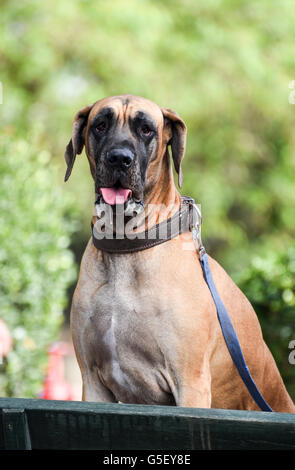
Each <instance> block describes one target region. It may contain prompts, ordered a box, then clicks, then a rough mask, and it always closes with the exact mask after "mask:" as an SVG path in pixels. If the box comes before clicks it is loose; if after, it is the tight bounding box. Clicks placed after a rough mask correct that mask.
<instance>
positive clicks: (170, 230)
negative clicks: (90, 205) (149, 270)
mask: <svg viewBox="0 0 295 470" xmlns="http://www.w3.org/2000/svg"><path fill="white" fill-rule="evenodd" d="M196 217H197V214H196V211H195V210H194V200H193V199H192V198H190V197H187V196H182V205H181V208H180V209H179V211H177V212H176V213H175V214H174V215H173V216H172V217H170V218H169V219H168V220H165V221H164V222H161V223H160V224H157V225H154V226H153V227H151V228H150V229H148V230H146V231H144V232H140V233H136V234H134V238H130V237H126V236H125V237H124V238H114V237H113V238H107V235H106V236H104V237H103V238H102V237H101V235H102V234H101V233H100V235H99V236H98V234H97V233H96V230H95V226H94V225H93V223H91V229H92V241H93V244H94V246H95V247H96V248H97V249H98V250H102V251H107V252H109V253H122V254H123V253H134V252H136V251H142V250H146V249H148V248H151V247H153V246H156V245H160V244H161V243H164V242H167V241H168V240H171V239H172V238H175V237H177V236H178V235H180V234H181V233H184V232H189V231H191V230H192V227H193V226H194V225H195V223H196Z"/></svg>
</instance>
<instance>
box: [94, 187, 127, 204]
mask: <svg viewBox="0 0 295 470" xmlns="http://www.w3.org/2000/svg"><path fill="white" fill-rule="evenodd" d="M99 191H100V194H101V195H102V197H103V200H104V202H105V203H106V204H109V205H110V206H115V205H117V204H125V202H127V200H128V199H131V197H132V191H131V189H128V188H122V187H121V186H112V187H110V188H99Z"/></svg>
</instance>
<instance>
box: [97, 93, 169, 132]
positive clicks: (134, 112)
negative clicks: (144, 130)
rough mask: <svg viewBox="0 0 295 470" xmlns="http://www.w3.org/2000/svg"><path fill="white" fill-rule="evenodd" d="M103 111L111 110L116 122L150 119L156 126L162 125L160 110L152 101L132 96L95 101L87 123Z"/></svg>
mask: <svg viewBox="0 0 295 470" xmlns="http://www.w3.org/2000/svg"><path fill="white" fill-rule="evenodd" d="M105 110H107V111H109V110H111V111H112V112H113V113H114V114H115V116H116V117H117V119H118V120H120V121H121V122H122V123H123V122H128V120H129V119H130V118H135V117H136V116H139V115H140V116H141V117H144V116H146V117H147V118H149V119H152V120H153V121H154V122H155V123H156V124H157V126H160V125H162V124H163V114H162V111H161V108H160V107H159V106H158V105H157V104H155V103H153V102H152V101H150V100H148V99H146V98H142V97H139V96H133V95H120V96H112V97H109V98H104V99H102V100H100V101H97V102H96V103H95V104H94V105H93V108H92V110H91V112H90V114H89V121H90V122H91V121H92V120H93V119H95V117H96V116H97V115H99V114H100V113H103V112H104V111H105Z"/></svg>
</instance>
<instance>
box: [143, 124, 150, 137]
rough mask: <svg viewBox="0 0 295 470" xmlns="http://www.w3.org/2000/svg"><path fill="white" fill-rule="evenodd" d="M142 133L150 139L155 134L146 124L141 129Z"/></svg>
mask: <svg viewBox="0 0 295 470" xmlns="http://www.w3.org/2000/svg"><path fill="white" fill-rule="evenodd" d="M140 132H141V134H142V135H144V136H145V137H150V136H151V135H152V134H153V130H152V129H151V128H150V127H149V126H147V125H146V124H145V125H143V126H142V127H141V129H140Z"/></svg>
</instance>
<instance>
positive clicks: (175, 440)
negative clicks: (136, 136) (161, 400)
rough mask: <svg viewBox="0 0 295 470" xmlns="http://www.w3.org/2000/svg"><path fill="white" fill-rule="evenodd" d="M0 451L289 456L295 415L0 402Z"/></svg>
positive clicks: (294, 435)
mask: <svg viewBox="0 0 295 470" xmlns="http://www.w3.org/2000/svg"><path fill="white" fill-rule="evenodd" d="M0 410H1V413H0V415H1V422H0V449H36V450H37V449H51V450H54V449H66V450H68V449H70V450H74V449H76V450H80V449H83V450H86V449H87V450H88V449H96V450H100V449H103V450H193V449H197V450H199V449H204V450H205V449H206V450H208V449H209V450H210V449H212V450H214V449H223V450H224V449H227V450H236V449H237V450H250V449H251V450H252V449H253V450H256V449H259V450H270V449H273V450H295V415H293V414H285V413H262V412H248V411H232V410H215V409H209V410H207V409H194V408H177V407H171V406H149V405H124V404H101V403H90V402H88V403H83V402H70V401H69V402H63V401H49V400H31V399H21V398H11V399H10V398H0Z"/></svg>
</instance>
